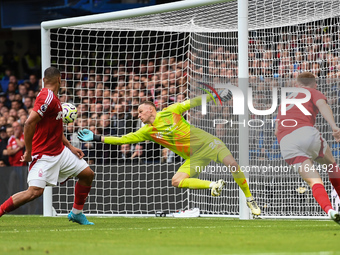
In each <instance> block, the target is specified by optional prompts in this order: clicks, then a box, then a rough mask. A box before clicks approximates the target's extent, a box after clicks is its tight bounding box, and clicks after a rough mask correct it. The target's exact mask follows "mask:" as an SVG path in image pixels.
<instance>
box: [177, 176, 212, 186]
mask: <svg viewBox="0 0 340 255" xmlns="http://www.w3.org/2000/svg"><path fill="white" fill-rule="evenodd" d="M210 184H211V181H204V180H200V179H197V178H185V179H183V180H181V182H180V183H179V185H178V188H188V189H209V188H210Z"/></svg>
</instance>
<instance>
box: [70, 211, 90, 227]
mask: <svg viewBox="0 0 340 255" xmlns="http://www.w3.org/2000/svg"><path fill="white" fill-rule="evenodd" d="M67 218H68V220H69V221H73V222H76V223H79V224H80V225H94V223H93V222H89V221H88V220H87V219H86V216H85V215H84V214H83V213H79V214H75V213H73V212H70V213H69V214H68V215H67Z"/></svg>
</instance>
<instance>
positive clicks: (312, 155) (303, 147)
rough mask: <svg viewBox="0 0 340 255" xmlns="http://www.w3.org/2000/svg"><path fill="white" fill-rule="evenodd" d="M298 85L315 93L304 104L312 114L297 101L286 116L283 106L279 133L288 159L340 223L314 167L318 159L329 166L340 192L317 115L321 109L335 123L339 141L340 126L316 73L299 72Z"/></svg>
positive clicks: (300, 95)
mask: <svg viewBox="0 0 340 255" xmlns="http://www.w3.org/2000/svg"><path fill="white" fill-rule="evenodd" d="M297 86H298V87H301V88H304V89H306V90H308V91H309V92H310V94H311V98H310V100H309V101H308V102H306V103H303V104H302V105H303V106H304V107H305V109H306V110H307V111H308V112H309V113H311V115H305V114H304V113H303V112H302V111H301V110H300V109H299V108H298V107H297V106H296V105H294V104H292V105H289V106H288V107H287V111H286V115H282V114H281V113H280V112H281V111H280V109H279V114H278V116H277V120H278V121H277V125H276V130H275V135H276V136H277V139H278V142H279V143H280V149H281V154H282V157H283V158H284V160H285V161H286V162H287V163H288V164H290V165H294V166H295V167H296V169H297V170H298V172H299V174H300V175H301V177H302V179H303V180H304V181H306V182H307V184H308V185H309V186H310V187H311V189H312V192H313V196H314V198H315V200H316V201H317V202H318V203H319V205H320V206H321V207H322V209H323V210H324V211H325V212H326V213H327V214H328V215H329V216H330V218H331V219H333V220H334V221H335V222H337V223H338V224H340V214H339V213H338V212H336V211H335V210H334V209H333V207H332V204H331V202H330V200H329V197H328V194H327V192H326V190H325V187H324V185H323V182H322V180H321V177H320V175H319V173H318V171H317V169H315V168H314V166H313V160H315V161H316V162H318V163H319V164H321V165H322V166H324V168H325V169H327V172H328V175H329V180H330V182H331V183H332V185H333V187H334V189H335V190H336V192H337V193H338V195H340V170H339V167H338V165H337V164H336V162H335V159H334V157H333V155H332V152H331V150H330V148H329V146H328V144H327V142H326V140H325V139H324V138H323V137H322V135H321V134H320V132H319V131H318V130H317V129H316V128H315V127H314V124H315V120H316V115H317V114H318V113H319V111H320V113H321V115H322V116H323V117H324V118H325V120H326V121H327V122H328V123H329V125H330V126H331V128H332V130H333V136H334V138H335V140H336V141H337V142H339V141H340V129H339V127H338V126H337V125H336V123H335V121H334V117H333V113H332V110H331V108H330V107H329V105H328V104H327V98H326V97H325V96H324V95H323V94H322V93H321V92H320V91H318V90H316V88H317V84H316V80H315V76H314V75H313V74H312V73H309V72H304V73H301V74H299V75H298V77H297ZM290 98H296V99H301V98H305V94H303V93H295V94H292V95H290ZM280 108H281V106H280Z"/></svg>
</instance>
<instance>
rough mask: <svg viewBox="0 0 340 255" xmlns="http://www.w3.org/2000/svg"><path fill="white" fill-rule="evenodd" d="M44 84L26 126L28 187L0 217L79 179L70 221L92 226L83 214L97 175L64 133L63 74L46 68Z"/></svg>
mask: <svg viewBox="0 0 340 255" xmlns="http://www.w3.org/2000/svg"><path fill="white" fill-rule="evenodd" d="M43 81H44V88H43V89H42V90H41V91H40V93H39V94H38V96H37V98H36V101H35V103H34V107H33V111H32V112H31V114H30V116H29V117H28V119H27V121H26V122H25V127H24V134H25V146H26V151H25V153H24V155H23V156H22V158H21V161H22V162H30V165H29V173H28V181H27V182H28V184H29V187H28V189H27V190H25V191H22V192H19V193H16V194H14V195H13V196H11V197H10V198H9V199H8V200H7V201H5V202H4V203H3V204H2V205H1V206H0V216H2V215H3V214H5V213H7V212H10V211H13V210H14V209H16V208H18V207H19V206H21V205H24V204H26V203H27V202H29V201H32V200H34V199H36V198H37V197H40V196H41V195H42V194H43V191H44V188H45V187H46V186H48V185H56V184H57V182H64V181H66V180H67V179H68V178H69V177H73V176H76V177H78V178H79V179H78V181H77V183H76V185H75V198H74V204H73V208H72V211H71V212H70V213H69V215H68V218H69V220H70V221H73V222H77V223H79V224H81V225H93V223H92V222H89V221H88V220H87V219H86V217H85V215H84V214H83V213H82V212H83V207H84V204H85V200H86V198H87V196H88V194H89V192H90V189H91V184H92V180H93V177H94V173H93V171H92V170H91V168H90V167H89V166H88V164H87V163H86V162H85V160H84V159H83V156H84V153H83V152H82V151H81V150H80V149H78V148H76V147H74V146H72V145H71V144H70V142H69V141H68V140H67V139H66V137H65V136H64V134H63V122H62V116H63V112H62V108H61V104H60V100H59V98H58V97H57V93H58V91H59V88H60V83H61V77H60V71H59V70H58V69H57V68H55V67H49V68H47V69H46V70H45V72H44V79H43Z"/></svg>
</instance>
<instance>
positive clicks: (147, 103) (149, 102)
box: [139, 101, 157, 110]
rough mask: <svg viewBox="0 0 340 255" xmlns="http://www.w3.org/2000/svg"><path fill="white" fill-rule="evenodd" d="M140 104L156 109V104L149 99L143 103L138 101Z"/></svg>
mask: <svg viewBox="0 0 340 255" xmlns="http://www.w3.org/2000/svg"><path fill="white" fill-rule="evenodd" d="M142 104H146V105H150V106H152V107H153V108H155V110H157V109H156V105H155V104H154V103H153V102H151V101H144V102H143V103H140V104H139V105H142Z"/></svg>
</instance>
